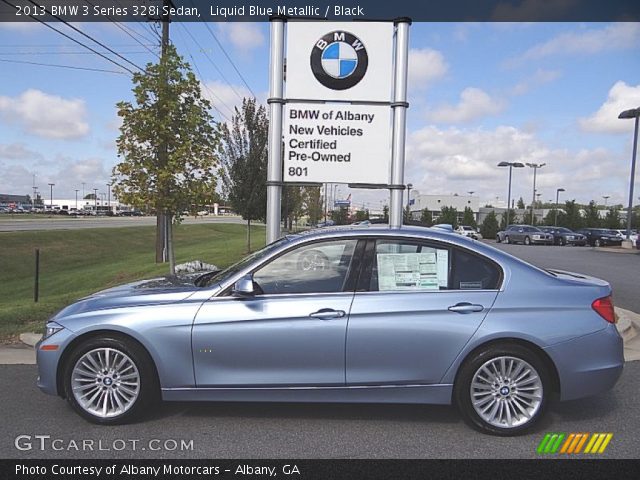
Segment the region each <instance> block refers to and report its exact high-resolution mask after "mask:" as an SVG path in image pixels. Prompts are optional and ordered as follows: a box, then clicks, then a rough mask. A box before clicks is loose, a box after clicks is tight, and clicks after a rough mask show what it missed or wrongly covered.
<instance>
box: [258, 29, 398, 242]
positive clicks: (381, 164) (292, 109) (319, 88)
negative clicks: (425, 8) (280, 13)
mask: <svg viewBox="0 0 640 480" xmlns="http://www.w3.org/2000/svg"><path fill="white" fill-rule="evenodd" d="M286 25H287V45H286V52H287V75H286V89H285V88H284V87H285V83H284V78H283V76H284V75H283V73H284V50H285V49H284V44H283V42H284V26H285V20H284V19H283V18H282V17H273V18H272V19H271V61H270V98H269V99H268V103H269V111H270V124H269V166H268V178H267V242H268V243H270V242H273V241H275V240H276V239H277V238H278V237H279V236H280V203H281V195H282V187H283V185H284V182H287V183H288V184H290V185H298V186H305V185H306V186H311V185H313V186H318V185H321V184H323V183H325V184H326V183H343V184H348V185H349V186H350V187H352V188H370V189H389V190H390V191H391V203H390V205H391V208H390V225H391V226H392V227H399V226H400V225H401V224H402V205H403V201H402V196H403V190H404V189H405V186H404V144H405V124H406V109H407V107H408V104H407V102H406V98H407V67H408V45H409V25H410V20H409V19H401V20H397V21H396V22H394V23H391V22H349V23H346V22H336V23H331V22H308V21H295V20H289V21H288V22H286ZM394 26H395V45H394V41H393V40H394ZM394 46H395V48H394ZM394 53H395V63H394ZM394 66H395V68H394ZM392 113H393V114H392ZM282 142H284V155H283V151H282Z"/></svg>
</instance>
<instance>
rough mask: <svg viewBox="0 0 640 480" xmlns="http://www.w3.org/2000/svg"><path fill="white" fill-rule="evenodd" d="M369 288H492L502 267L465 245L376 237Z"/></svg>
mask: <svg viewBox="0 0 640 480" xmlns="http://www.w3.org/2000/svg"><path fill="white" fill-rule="evenodd" d="M372 262H373V266H372V268H371V280H370V286H369V290H370V291H379V292H384V291H434V290H436V291H437V290H494V289H497V288H499V285H500V280H501V276H502V273H501V270H500V268H499V267H498V266H497V265H496V264H495V263H493V262H492V261H490V260H488V259H486V258H485V257H483V256H481V255H478V254H475V253H473V252H469V251H467V250H465V249H460V248H456V247H450V246H445V245H439V244H435V243H434V244H431V243H424V242H419V241H412V240H407V241H402V240H378V241H376V245H375V250H374V253H373V258H372Z"/></svg>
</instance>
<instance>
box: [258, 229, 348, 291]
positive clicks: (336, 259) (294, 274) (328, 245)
mask: <svg viewBox="0 0 640 480" xmlns="http://www.w3.org/2000/svg"><path fill="white" fill-rule="evenodd" d="M357 243H358V241H357V240H354V239H349V240H335V241H330V242H319V243H312V244H309V245H303V246H301V247H298V248H294V249H293V250H290V251H288V252H286V253H284V254H283V255H281V256H279V257H278V258H276V259H275V260H273V261H272V262H270V263H268V264H267V265H265V266H263V267H261V268H259V269H258V270H256V271H255V272H254V274H253V280H254V282H255V283H256V284H257V286H258V287H259V291H261V293H263V294H266V295H273V294H292V293H332V292H341V291H343V288H344V285H345V282H346V279H347V273H348V272H349V268H350V266H351V262H352V261H353V254H354V251H355V248H356V244H357Z"/></svg>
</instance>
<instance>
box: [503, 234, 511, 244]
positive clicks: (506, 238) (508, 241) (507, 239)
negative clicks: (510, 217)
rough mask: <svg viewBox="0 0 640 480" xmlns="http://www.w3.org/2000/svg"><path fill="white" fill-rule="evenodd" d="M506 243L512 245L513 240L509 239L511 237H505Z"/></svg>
mask: <svg viewBox="0 0 640 480" xmlns="http://www.w3.org/2000/svg"><path fill="white" fill-rule="evenodd" d="M504 243H511V239H510V238H509V235H507V236H506V237H504Z"/></svg>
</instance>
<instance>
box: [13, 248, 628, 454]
mask: <svg viewBox="0 0 640 480" xmlns="http://www.w3.org/2000/svg"><path fill="white" fill-rule="evenodd" d="M497 246H498V248H501V249H504V250H506V251H509V252H510V253H513V254H514V255H516V256H520V257H522V258H524V259H526V260H529V261H531V262H532V263H534V264H537V265H539V266H542V267H554V268H560V269H567V270H571V271H577V272H581V273H586V274H591V275H595V276H599V277H601V278H605V279H606V280H608V281H610V282H611V283H612V284H613V286H614V292H615V299H616V303H617V305H618V306H621V307H623V308H626V309H629V310H634V311H636V312H639V311H640V298H639V297H640V295H639V292H640V288H639V287H638V283H637V278H638V277H637V271H638V266H640V255H633V254H616V253H609V252H606V251H605V252H603V251H597V250H593V249H590V248H571V247H525V246H518V245H497ZM36 376H37V373H36V367H35V366H33V365H15V366H12V365H1V366H0V384H1V385H3V388H2V391H1V393H0V402H1V404H2V406H3V409H4V412H3V413H4V419H3V421H2V422H1V423H0V458H87V459H90V458H537V457H539V456H538V455H537V454H536V448H537V446H538V444H539V443H540V441H541V439H542V437H543V436H544V435H545V433H547V432H565V433H570V432H591V433H593V432H612V433H613V440H612V441H611V443H610V444H609V446H608V448H607V450H606V452H605V453H604V454H602V455H599V456H598V457H599V458H638V457H639V453H640V450H639V449H638V442H637V435H638V432H640V397H639V395H638V393H639V392H640V362H631V363H628V364H627V365H626V366H625V370H624V372H623V375H622V377H621V379H620V381H619V382H618V384H617V385H616V387H615V388H614V389H613V390H612V391H610V392H607V393H605V394H603V395H600V396H597V397H594V398H590V399H584V400H580V401H574V402H569V403H558V404H553V405H552V406H551V408H550V410H549V411H548V413H547V416H546V417H545V418H544V419H543V421H542V422H541V423H540V424H539V425H538V426H537V428H536V430H535V431H534V432H532V433H530V434H528V435H525V436H521V437H516V438H498V437H491V436H486V435H482V434H480V433H477V432H475V431H474V430H471V429H470V428H469V427H467V426H466V425H465V424H464V423H463V422H462V420H461V419H460V417H459V415H458V414H457V412H456V410H455V409H454V408H452V407H444V406H407V405H342V404H337V405H332V404H306V405H305V404H266V403H258V404H229V403H219V404H189V403H176V404H164V405H162V406H160V407H159V408H157V409H156V410H155V411H154V412H152V413H151V414H150V415H149V418H147V419H146V420H145V421H143V422H140V423H137V424H134V425H125V426H116V427H98V426H95V425H92V424H89V423H87V422H86V421H84V420H83V419H81V418H80V417H78V416H77V415H76V414H74V413H73V412H72V411H71V410H70V408H68V407H67V405H66V403H65V401H64V400H62V399H59V398H54V397H50V396H46V395H44V394H41V393H40V392H39V391H38V390H37V388H36V387H35V379H36ZM20 435H27V436H30V437H29V438H30V440H24V438H25V437H22V438H23V440H21V441H19V443H20V442H21V443H20V445H21V446H22V448H25V446H27V445H29V444H30V445H31V447H32V448H31V449H27V450H18V449H17V448H16V446H15V441H16V440H15V439H16V437H18V436H20ZM36 435H44V436H49V438H48V439H45V440H43V442H44V443H45V447H46V448H45V449H44V450H41V449H40V441H39V440H37V439H36V437H35V436H36ZM53 440H58V441H57V442H56V443H55V447H56V448H60V449H61V450H54V449H53V448H52V443H51V442H52V441H53ZM153 440H160V442H153V444H152V445H151V444H150V441H153ZM165 440H168V441H169V443H168V444H165V445H167V446H168V447H169V448H167V449H161V450H151V448H158V447H159V446H162V445H163V443H164V441H165ZM85 441H90V442H93V450H82V448H79V449H78V446H79V445H80V446H81V445H82V442H85ZM174 441H175V442H174ZM181 441H185V442H186V444H187V445H189V443H190V442H191V441H192V449H189V450H180V449H174V448H173V447H174V445H176V444H177V445H179V444H180V442H181ZM99 442H101V443H99ZM134 443H135V445H136V449H135V450H134V449H133V444H134ZM98 445H99V446H100V448H101V450H97V448H98ZM123 446H124V448H122V447H123ZM121 448H122V449H121ZM581 456H585V457H586V455H581ZM547 458H548V457H547Z"/></svg>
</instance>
